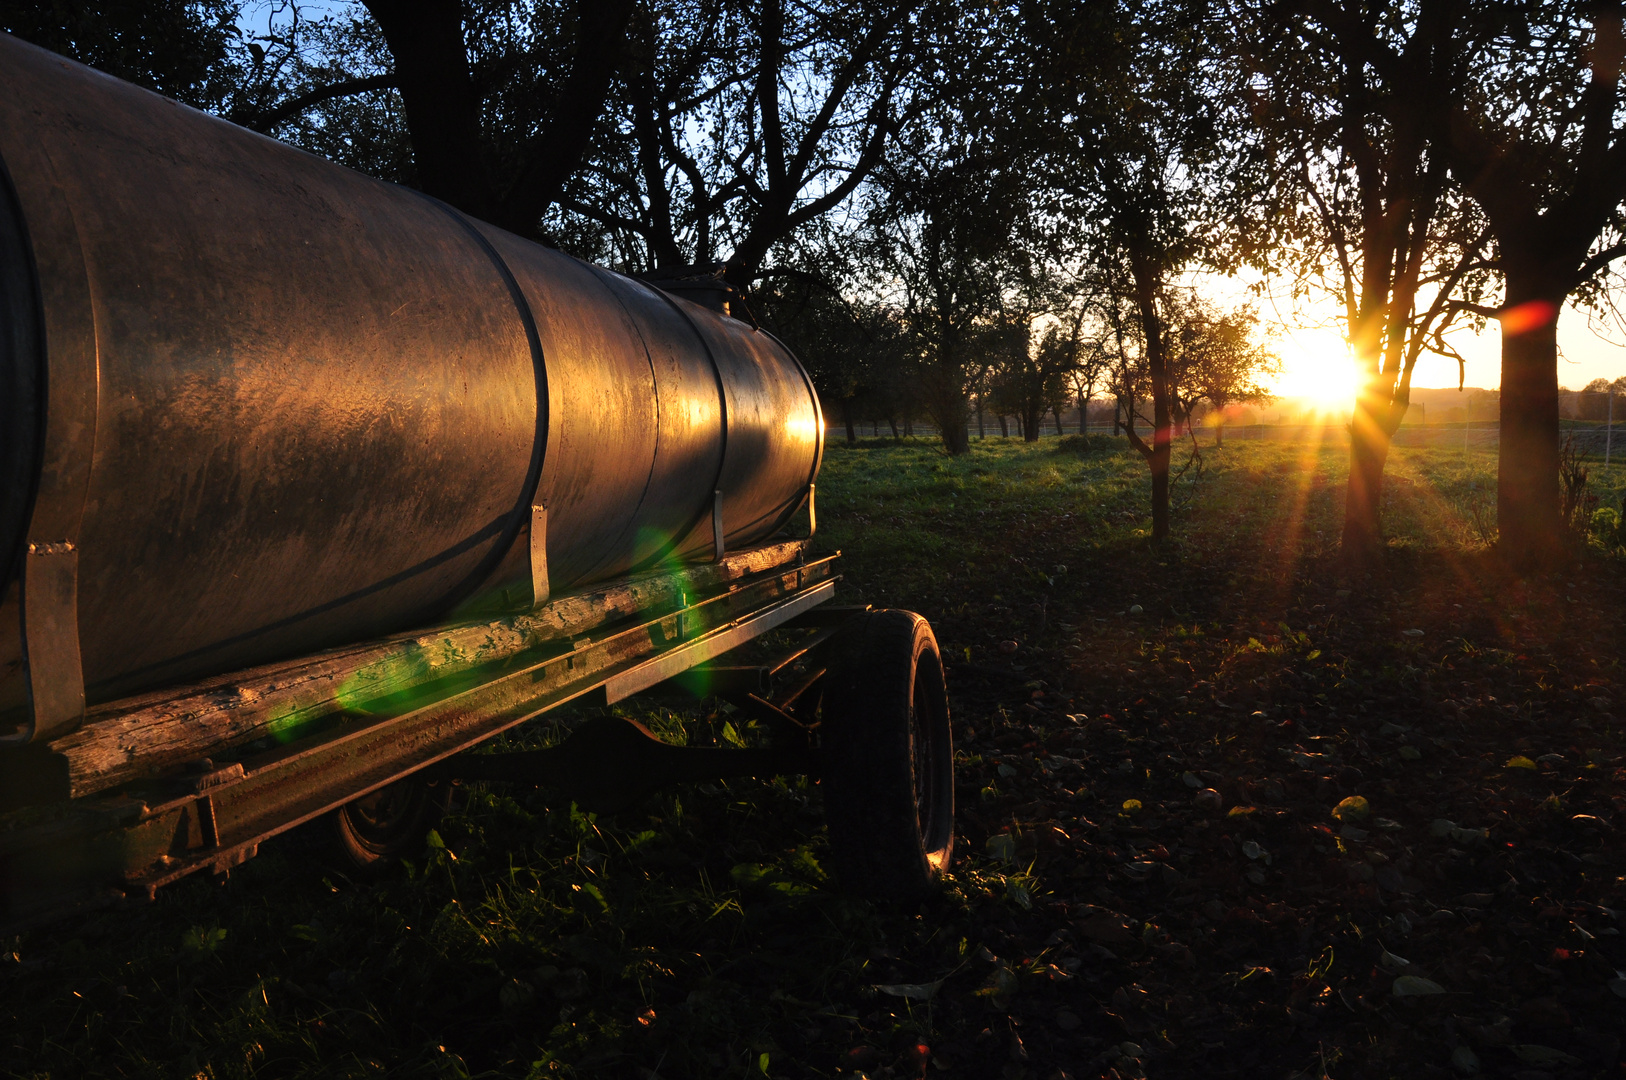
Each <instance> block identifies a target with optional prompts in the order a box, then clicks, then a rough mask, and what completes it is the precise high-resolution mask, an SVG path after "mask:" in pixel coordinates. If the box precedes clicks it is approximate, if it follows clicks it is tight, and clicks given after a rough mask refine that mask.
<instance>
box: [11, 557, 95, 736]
mask: <svg viewBox="0 0 1626 1080" xmlns="http://www.w3.org/2000/svg"><path fill="white" fill-rule="evenodd" d="M21 600H22V622H23V626H22V629H23V634H22V638H23V660H24V663H25V664H26V665H27V668H28V700H29V705H30V706H31V710H30V711H31V712H32V714H33V724H32V730H31V731H30V732H29V738H30V741H33V742H39V743H45V742H50V741H51V740H52V739H55V738H58V737H59V736H62V735H66V734H68V733H69V732H70V731H73V730H74V729H75V728H77V727H78V726H79V724H80V723H81V721H83V719H84V716H85V677H84V669H83V667H82V664H81V661H80V654H79V551H78V548H76V547H75V546H74V544H72V543H71V542H68V541H62V542H60V543H44V544H39V543H35V544H29V545H28V554H27V555H25V556H24V562H23V577H22V595H21Z"/></svg>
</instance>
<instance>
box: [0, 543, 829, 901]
mask: <svg viewBox="0 0 1626 1080" xmlns="http://www.w3.org/2000/svg"><path fill="white" fill-rule="evenodd" d="M832 562H833V559H824V560H819V561H815V562H810V563H808V564H806V565H801V566H792V567H786V568H783V569H779V570H774V571H770V572H768V573H764V574H761V575H758V576H757V577H755V578H753V579H750V580H748V581H746V582H744V583H742V584H739V585H737V586H735V587H731V588H728V589H726V590H725V591H723V592H720V593H719V594H718V595H715V596H711V597H707V598H702V599H698V600H696V601H694V602H692V603H689V604H687V605H685V606H683V607H681V608H679V609H678V610H675V611H665V612H650V613H647V617H645V618H643V619H640V620H637V621H636V622H635V624H634V625H630V626H623V627H621V628H619V629H615V628H607V629H606V631H605V632H604V633H602V634H593V635H589V636H586V637H582V638H578V639H576V640H574V641H568V642H563V643H556V644H553V645H550V646H549V647H546V648H541V649H538V650H534V651H532V652H531V653H528V654H526V655H523V656H519V657H514V658H512V659H510V660H509V661H507V662H504V663H501V664H497V665H493V666H492V667H491V668H489V669H486V670H481V671H476V672H469V673H466V674H464V675H463V676H461V677H459V678H456V679H452V680H448V681H447V682H446V683H445V684H443V685H440V686H438V687H434V688H414V689H413V690H411V691H408V692H403V693H402V694H400V695H398V696H397V697H396V698H394V699H383V700H378V701H373V702H369V703H368V706H367V709H368V714H365V715H357V716H354V717H351V718H349V720H348V721H347V722H342V723H338V724H335V725H333V726H331V727H329V728H328V729H326V730H324V731H321V732H318V733H314V734H311V735H309V736H307V737H305V738H301V739H296V740H295V741H293V742H291V743H289V744H287V745H286V746H283V747H279V748H277V749H273V750H269V751H265V752H262V753H256V754H250V755H247V756H244V757H243V758H242V759H241V760H238V761H230V762H224V763H219V762H216V763H211V765H210V766H209V768H208V769H207V770H206V771H202V772H198V773H196V774H194V775H192V776H189V777H183V778H181V779H179V780H173V779H172V780H166V781H162V782H157V783H154V784H151V785H147V786H145V787H143V786H142V785H134V786H132V787H129V788H127V789H124V790H121V791H120V792H116V793H113V794H110V795H106V796H96V797H89V798H84V799H77V800H74V801H73V802H72V803H70V804H67V807H66V809H65V810H64V811H63V813H62V816H61V818H60V820H58V821H56V822H54V823H50V824H46V825H27V824H25V825H23V826H21V827H17V828H12V829H9V830H8V829H4V828H0V922H3V923H6V924H11V923H15V922H17V921H26V919H28V918H29V917H30V915H31V913H32V912H33V911H34V909H35V908H36V907H38V906H40V905H45V906H49V905H51V904H55V903H59V902H62V901H63V898H64V897H71V896H78V895H82V894H96V893H99V892H101V891H103V890H105V889H107V888H109V887H120V888H123V889H126V890H129V891H132V892H135V893H137V894H142V893H149V894H150V891H151V890H153V889H156V888H158V887H159V886H161V885H164V884H166V883H168V882H170V881H173V880H176V879H177V878H180V877H183V876H185V875H187V874H190V873H195V872H197V871H200V870H214V871H217V872H218V871H222V870H227V869H230V868H231V867H233V866H236V865H238V864H239V863H241V862H243V861H244V860H246V859H248V858H251V857H252V856H253V855H254V854H255V853H256V851H257V849H258V845H259V844H260V843H262V842H263V841H264V840H266V839H267V838H269V837H271V836H274V835H276V834H278V833H280V832H283V831H286V830H287V829H290V828H293V827H294V826H296V825H298V824H300V823H302V822H305V821H308V820H310V819H312V818H314V817H316V816H318V815H320V814H322V813H326V812H327V811H329V810H332V809H334V808H335V807H337V806H339V805H342V804H343V803H345V802H348V801H350V800H351V799H354V798H357V797H359V796H361V795H365V794H367V793H368V792H370V791H374V790H377V789H378V788H380V787H383V786H384V785H386V784H390V783H393V782H395V781H396V780H399V779H401V778H403V777H405V776H408V775H410V774H412V773H413V772H416V771H417V770H419V769H422V768H425V767H427V766H430V765H433V764H435V763H436V762H440V761H443V760H445V759H446V758H448V757H450V756H451V755H453V754H456V753H458V752H460V751H462V750H465V749H467V748H469V747H472V746H474V745H476V744H477V743H479V742H481V741H483V740H485V739H488V738H490V737H491V736H493V735H496V734H498V733H500V732H502V731H505V730H507V729H509V728H511V727H514V726H515V725H518V724H521V723H524V722H525V721H527V720H530V719H533V718H535V717H536V716H538V715H540V714H542V713H543V712H546V711H548V710H550V709H553V708H557V707H558V706H560V705H563V704H566V703H569V702H571V701H575V700H578V699H582V698H584V697H589V696H590V695H591V698H590V700H597V701H599V702H603V701H604V700H605V692H604V691H605V687H606V685H607V684H608V683H610V682H611V681H613V680H614V679H615V678H617V677H618V676H622V675H627V674H629V673H638V672H644V671H647V670H648V667H647V665H648V664H649V662H650V661H651V659H652V658H658V657H661V656H682V657H685V658H689V659H691V660H692V661H693V662H698V660H699V659H701V658H703V657H704V656H705V655H708V654H709V653H710V652H713V651H715V649H708V645H710V646H715V645H717V644H720V643H723V642H729V643H731V644H739V643H740V642H741V640H748V639H749V638H750V637H754V636H757V635H759V634H762V633H765V632H766V631H768V630H770V629H774V628H776V627H778V626H782V625H784V624H785V623H787V622H789V621H791V620H793V619H795V618H796V617H797V616H798V615H799V614H801V613H803V612H805V611H806V610H807V609H808V608H809V607H810V606H811V605H813V604H816V603H818V602H819V601H821V600H823V599H825V598H827V597H828V596H829V595H830V593H831V590H832V587H833V585H834V581H835V578H834V576H833V574H832ZM614 767H615V763H614V762H609V763H605V764H601V765H600V766H599V768H601V769H611V770H613V768H614ZM707 767H708V768H710V767H711V766H707ZM738 767H740V768H745V770H746V772H747V773H749V772H751V771H755V770H757V769H759V768H760V767H761V764H760V763H748V762H746V760H745V759H742V761H741V763H740V764H739V766H738ZM684 775H686V774H684ZM730 775H739V774H737V773H736V774H730Z"/></svg>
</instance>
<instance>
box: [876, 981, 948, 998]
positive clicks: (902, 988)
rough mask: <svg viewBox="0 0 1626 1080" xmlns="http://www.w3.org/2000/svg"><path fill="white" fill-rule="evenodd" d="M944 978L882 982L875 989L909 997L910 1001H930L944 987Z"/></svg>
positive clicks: (884, 992) (894, 995)
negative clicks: (916, 981) (912, 981)
mask: <svg viewBox="0 0 1626 1080" xmlns="http://www.w3.org/2000/svg"><path fill="white" fill-rule="evenodd" d="M942 986H943V980H942V979H938V980H937V981H936V982H929V983H880V984H878V985H877V986H876V987H875V989H877V990H879V991H880V992H881V993H883V994H890V995H892V996H893V997H900V998H908V999H909V1000H910V1001H930V1000H931V999H932V998H934V997H936V996H937V991H938V990H940V989H942Z"/></svg>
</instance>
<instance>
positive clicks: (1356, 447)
mask: <svg viewBox="0 0 1626 1080" xmlns="http://www.w3.org/2000/svg"><path fill="white" fill-rule="evenodd" d="M1371 404H1372V403H1371V402H1370V401H1369V400H1365V399H1363V401H1361V402H1358V403H1357V404H1356V407H1355V417H1354V419H1353V420H1352V421H1351V422H1350V425H1349V483H1348V484H1347V485H1346V487H1345V493H1344V535H1343V541H1342V544H1343V546H1342V551H1341V553H1342V555H1343V558H1344V561H1345V562H1346V563H1347V564H1349V565H1350V566H1351V567H1357V568H1359V567H1365V566H1370V565H1372V564H1373V563H1374V562H1376V561H1377V558H1378V553H1379V551H1380V550H1381V549H1382V547H1383V468H1384V465H1385V464H1387V462H1388V460H1389V441H1390V435H1389V432H1388V431H1386V430H1384V424H1383V416H1382V414H1381V413H1374V412H1373V411H1372V410H1371V409H1370V407H1369V406H1370V405H1371Z"/></svg>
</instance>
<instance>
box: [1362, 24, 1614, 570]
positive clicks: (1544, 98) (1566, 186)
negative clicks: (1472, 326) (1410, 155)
mask: <svg viewBox="0 0 1626 1080" xmlns="http://www.w3.org/2000/svg"><path fill="white" fill-rule="evenodd" d="M1425 8H1426V9H1427V10H1430V11H1432V10H1434V9H1435V8H1439V9H1440V10H1441V14H1440V16H1439V17H1440V18H1443V19H1449V20H1451V23H1452V25H1453V26H1455V27H1457V28H1458V32H1459V33H1461V34H1462V35H1463V36H1464V38H1465V39H1466V42H1467V45H1468V46H1469V47H1470V48H1471V52H1469V54H1468V57H1467V60H1466V62H1465V63H1464V64H1463V65H1462V72H1461V73H1462V78H1463V81H1464V89H1463V91H1462V92H1461V93H1459V94H1453V95H1449V96H1444V97H1439V96H1434V97H1430V98H1427V99H1425V100H1424V101H1423V102H1422V104H1426V105H1428V106H1429V108H1430V113H1431V116H1432V118H1433V120H1434V123H1435V128H1434V136H1435V138H1436V139H1437V140H1438V141H1439V142H1440V144H1441V146H1442V148H1443V150H1444V152H1445V153H1446V154H1447V155H1448V158H1449V161H1450V166H1451V171H1452V173H1453V175H1454V176H1455V177H1456V178H1457V179H1458V180H1460V181H1461V182H1462V184H1463V185H1465V186H1466V188H1467V190H1468V192H1469V193H1470V194H1471V195H1472V196H1473V198H1474V200H1475V202H1477V203H1478V205H1479V207H1480V208H1481V209H1482V210H1483V211H1484V214H1485V218H1486V221H1487V223H1488V225H1489V230H1490V235H1491V237H1492V238H1493V240H1494V245H1495V252H1494V254H1495V267H1496V270H1497V271H1498V273H1499V274H1500V275H1501V278H1502V281H1503V286H1504V291H1503V295H1502V303H1501V304H1500V305H1499V306H1497V307H1495V308H1491V309H1486V308H1478V309H1476V310H1478V311H1480V312H1481V313H1483V314H1488V315H1494V316H1495V317H1497V318H1499V319H1500V320H1501V324H1502V395H1501V443H1500V450H1499V463H1498V465H1499V468H1498V481H1497V489H1496V510H1497V526H1498V528H1499V530H1500V534H1501V538H1500V541H1499V546H1500V548H1501V550H1502V551H1503V553H1504V554H1505V555H1506V556H1507V557H1508V559H1509V560H1510V561H1511V562H1512V563H1513V564H1514V565H1515V566H1517V567H1520V568H1522V569H1526V570H1535V569H1539V568H1541V567H1543V566H1548V565H1551V563H1552V560H1553V559H1555V558H1557V557H1559V556H1560V555H1561V554H1562V551H1563V531H1562V522H1561V520H1560V519H1561V513H1560V499H1559V475H1558V474H1559V431H1558V316H1559V313H1560V311H1561V310H1562V309H1563V306H1564V304H1565V302H1566V301H1567V300H1569V299H1570V298H1571V297H1577V298H1579V299H1581V300H1582V301H1584V302H1586V301H1590V302H1598V301H1600V300H1601V299H1602V296H1601V293H1602V292H1603V284H1602V279H1603V276H1604V275H1605V274H1606V273H1607V272H1608V271H1609V269H1610V267H1611V266H1612V265H1613V264H1614V263H1615V262H1616V261H1617V260H1619V259H1620V258H1621V257H1622V256H1626V215H1623V210H1626V206H1623V201H1626V109H1623V105H1626V102H1623V101H1622V94H1621V75H1622V61H1623V58H1626V40H1623V35H1622V7H1621V4H1620V3H1619V2H1618V0H1580V2H1577V0H1563V2H1552V3H1542V4H1501V3H1493V2H1490V0H1450V2H1446V0H1429V2H1428V3H1427V4H1426V5H1425ZM1384 61H1385V62H1386V63H1389V62H1392V61H1390V59H1389V58H1388V57H1384Z"/></svg>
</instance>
